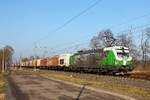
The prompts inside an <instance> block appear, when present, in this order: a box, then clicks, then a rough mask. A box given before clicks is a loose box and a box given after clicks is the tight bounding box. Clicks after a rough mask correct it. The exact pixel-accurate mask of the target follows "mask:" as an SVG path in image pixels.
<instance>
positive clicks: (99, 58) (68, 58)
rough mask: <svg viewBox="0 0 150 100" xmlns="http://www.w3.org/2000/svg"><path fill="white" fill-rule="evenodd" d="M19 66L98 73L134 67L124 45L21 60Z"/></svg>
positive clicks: (110, 72)
mask: <svg viewBox="0 0 150 100" xmlns="http://www.w3.org/2000/svg"><path fill="white" fill-rule="evenodd" d="M19 66H21V67H24V68H39V69H49V70H50V69H51V70H63V71H74V72H89V73H99V74H116V73H120V72H123V73H127V72H129V71H132V70H133V69H134V68H133V64H132V57H131V56H130V52H129V49H128V48H127V47H124V46H113V47H106V48H104V49H92V50H80V51H78V52H77V53H74V54H68V53H67V54H60V55H56V56H51V57H46V58H42V59H36V60H30V61H25V62H21V63H20V64H19Z"/></svg>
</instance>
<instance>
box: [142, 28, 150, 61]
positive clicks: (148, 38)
mask: <svg viewBox="0 0 150 100" xmlns="http://www.w3.org/2000/svg"><path fill="white" fill-rule="evenodd" d="M141 51H142V60H143V61H144V62H145V61H147V60H149V58H150V28H146V29H145V31H144V33H142V39H141Z"/></svg>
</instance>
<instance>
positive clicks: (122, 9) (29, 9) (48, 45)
mask: <svg viewBox="0 0 150 100" xmlns="http://www.w3.org/2000/svg"><path fill="white" fill-rule="evenodd" d="M96 1H97V0H0V42H2V43H5V44H8V45H11V46H13V48H14V49H15V57H18V56H19V55H22V56H24V57H25V56H29V55H35V54H36V55H40V56H41V55H44V53H45V54H46V53H47V54H48V55H55V54H57V53H58V52H59V53H61V52H66V51H69V50H76V49H77V48H85V47H87V46H88V42H89V40H90V38H91V37H92V36H94V35H96V34H97V32H98V31H100V30H103V29H107V28H110V27H111V26H114V27H112V28H111V30H112V31H113V33H114V34H116V33H118V32H120V31H122V30H126V29H129V28H130V27H131V26H132V27H136V26H140V25H144V24H148V23H150V14H149V15H147V16H145V17H142V18H139V19H138V20H135V21H130V19H134V18H136V17H139V16H142V15H145V14H148V13H150V0H102V1H100V2H99V3H98V4H97V5H96V6H94V7H93V8H92V9H90V10H88V11H87V12H86V13H84V14H83V15H81V16H79V17H78V18H76V19H75V20H73V21H72V22H71V23H69V24H68V25H66V26H65V27H64V28H62V29H61V30H59V31H57V32H53V30H55V29H56V28H58V27H59V26H61V25H63V24H64V23H65V22H66V21H68V20H69V19H70V18H72V17H73V16H75V15H77V14H78V13H80V12H81V11H83V10H84V9H86V8H87V7H88V6H90V5H91V4H93V3H94V2H96ZM124 22H127V24H124V25H118V24H119V23H124ZM134 35H135V37H138V36H140V33H134ZM35 41H36V45H37V46H36V48H35ZM136 42H137V41H136ZM77 44H80V45H77ZM0 47H3V45H0ZM65 48H67V50H66V49H65ZM54 51H55V52H54Z"/></svg>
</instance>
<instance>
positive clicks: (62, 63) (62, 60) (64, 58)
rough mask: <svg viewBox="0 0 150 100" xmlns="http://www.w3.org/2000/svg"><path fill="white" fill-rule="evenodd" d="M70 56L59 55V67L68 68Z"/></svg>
mask: <svg viewBox="0 0 150 100" xmlns="http://www.w3.org/2000/svg"><path fill="white" fill-rule="evenodd" d="M70 56H71V54H61V55H59V61H58V65H59V66H69V65H70V62H69V61H70Z"/></svg>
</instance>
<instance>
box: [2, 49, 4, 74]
mask: <svg viewBox="0 0 150 100" xmlns="http://www.w3.org/2000/svg"><path fill="white" fill-rule="evenodd" d="M4 72H5V48H4V49H3V58H2V73H4Z"/></svg>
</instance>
